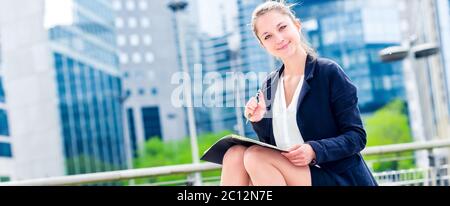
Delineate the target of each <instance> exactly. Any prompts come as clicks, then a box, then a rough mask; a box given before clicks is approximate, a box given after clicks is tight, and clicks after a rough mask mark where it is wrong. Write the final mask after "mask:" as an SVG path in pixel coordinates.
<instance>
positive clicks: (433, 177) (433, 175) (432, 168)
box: [427, 149, 436, 186]
mask: <svg viewBox="0 0 450 206" xmlns="http://www.w3.org/2000/svg"><path fill="white" fill-rule="evenodd" d="M427 153H428V162H429V167H430V173H429V175H430V180H431V184H430V185H431V186H436V168H435V167H436V164H435V159H434V155H433V149H428V150H427Z"/></svg>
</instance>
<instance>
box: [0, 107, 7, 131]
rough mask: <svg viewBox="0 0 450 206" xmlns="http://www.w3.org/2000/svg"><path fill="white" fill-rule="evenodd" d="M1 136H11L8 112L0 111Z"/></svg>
mask: <svg viewBox="0 0 450 206" xmlns="http://www.w3.org/2000/svg"><path fill="white" fill-rule="evenodd" d="M0 135H3V136H9V127H8V118H7V115H6V111H5V110H2V109H0Z"/></svg>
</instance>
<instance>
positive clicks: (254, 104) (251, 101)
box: [246, 97, 258, 107]
mask: <svg viewBox="0 0 450 206" xmlns="http://www.w3.org/2000/svg"><path fill="white" fill-rule="evenodd" d="M246 106H247V107H248V106H252V107H257V106H258V101H257V100H256V98H255V97H252V98H250V99H249V100H248V102H247V105H246Z"/></svg>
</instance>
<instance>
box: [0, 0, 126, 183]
mask: <svg viewBox="0 0 450 206" xmlns="http://www.w3.org/2000/svg"><path fill="white" fill-rule="evenodd" d="M23 5H27V6H26V7H24V6H23ZM0 8H1V9H0V10H1V12H0V19H1V27H2V30H1V34H0V36H1V38H2V39H1V40H2V42H3V43H4V44H3V48H4V50H3V54H4V55H3V59H4V64H3V67H4V68H7V69H4V72H3V77H4V81H3V84H4V87H5V91H6V93H7V94H8V112H9V113H8V115H9V117H10V118H9V119H10V121H9V123H10V124H9V125H10V133H11V134H12V137H11V138H12V143H13V151H14V168H15V173H14V176H13V177H12V178H13V179H29V178H37V177H48V176H58V175H64V174H78V173H90V172H99V171H107V170H115V169H122V168H125V167H126V161H127V160H126V158H125V150H124V139H123V129H122V114H121V99H122V97H123V96H122V93H121V81H120V76H119V74H120V72H119V69H118V61H117V54H116V51H117V48H116V46H115V32H114V13H113V11H112V8H111V6H110V4H109V2H108V1H106V0H63V1H61V0H20V1H14V2H10V1H8V2H5V1H1V3H0ZM30 34H33V35H30Z"/></svg>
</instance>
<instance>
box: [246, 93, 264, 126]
mask: <svg viewBox="0 0 450 206" xmlns="http://www.w3.org/2000/svg"><path fill="white" fill-rule="evenodd" d="M260 92H261V90H258V92H256V94H255V96H253V97H255V98H256V103H258V102H259V99H258V96H259V93H260ZM251 117H252V114H248V115H247V120H246V121H245V124H248V121H249V119H250V118H251Z"/></svg>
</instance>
